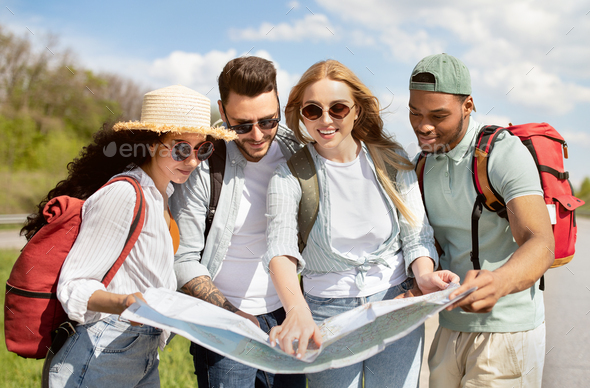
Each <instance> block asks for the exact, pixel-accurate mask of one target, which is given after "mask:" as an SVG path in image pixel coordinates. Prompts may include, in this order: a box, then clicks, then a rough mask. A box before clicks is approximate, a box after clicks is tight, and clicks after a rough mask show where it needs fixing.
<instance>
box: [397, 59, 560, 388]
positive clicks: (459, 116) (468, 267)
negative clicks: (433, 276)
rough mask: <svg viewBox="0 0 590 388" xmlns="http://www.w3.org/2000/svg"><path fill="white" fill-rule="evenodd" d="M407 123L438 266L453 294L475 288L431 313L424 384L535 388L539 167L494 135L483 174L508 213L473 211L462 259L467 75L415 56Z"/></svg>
mask: <svg viewBox="0 0 590 388" xmlns="http://www.w3.org/2000/svg"><path fill="white" fill-rule="evenodd" d="M409 110H410V123H411V125H412V128H413V129H414V132H415V134H416V137H417V138H418V142H419V144H420V147H421V149H422V151H423V155H426V158H425V164H424V169H423V171H424V174H423V183H424V185H423V190H424V201H425V205H426V208H427V209H428V218H429V220H430V224H431V225H432V227H433V228H434V234H435V237H436V239H437V241H438V243H439V244H440V247H441V248H442V251H443V252H442V255H441V258H440V264H441V266H442V268H443V269H446V270H451V271H452V272H454V273H456V274H458V275H459V276H460V277H461V279H463V284H462V285H461V287H459V288H458V289H457V290H456V291H455V292H454V293H453V294H451V299H453V298H454V297H455V296H456V295H458V294H459V293H461V292H463V291H466V290H468V289H470V288H472V287H477V290H476V291H475V292H473V293H472V294H470V295H469V296H468V297H467V298H465V299H463V300H461V301H460V302H458V303H457V304H455V305H454V306H452V307H451V308H450V309H449V310H447V311H443V312H441V313H440V316H439V322H440V327H439V328H438V330H437V332H436V336H435V338H434V341H433V343H432V347H431V351H430V355H429V358H428V364H429V367H430V387H435V388H436V387H459V386H469V387H471V386H473V387H476V386H477V387H513V386H519V387H520V386H526V387H540V386H541V381H542V376H543V363H544V356H545V323H544V320H545V318H544V307H543V295H542V292H541V291H540V290H539V278H540V277H541V276H542V275H543V273H544V272H545V271H546V270H547V269H548V268H549V266H550V265H551V264H552V262H553V256H552V254H551V250H552V249H554V248H553V247H554V241H553V234H552V229H551V223H550V220H549V216H548V212H547V208H546V207H545V202H544V201H543V191H542V189H541V186H540V182H539V175H538V172H537V169H536V166H535V163H534V161H533V158H532V156H531V154H530V153H529V152H528V150H527V149H526V147H525V146H524V145H523V144H522V143H521V141H520V140H519V138H518V137H516V136H510V135H509V134H507V133H506V132H503V133H502V134H500V135H499V138H498V140H497V142H496V143H495V146H494V152H493V153H491V154H490V157H489V160H488V171H489V174H488V175H489V180H490V183H491V185H492V187H494V188H496V190H498V191H499V194H500V195H501V196H502V197H503V198H504V201H505V203H506V204H507V208H508V212H507V213H508V219H504V218H501V217H499V216H498V215H497V214H494V213H492V212H490V211H487V210H483V213H482V215H481V218H480V220H479V229H480V230H479V252H480V258H479V263H480V266H481V269H479V270H475V269H474V267H473V264H472V262H471V260H470V252H471V248H472V241H471V213H472V210H473V204H474V203H475V200H476V195H477V193H476V191H475V188H474V184H473V173H472V171H471V170H472V165H471V163H472V160H473V154H474V150H475V140H476V139H477V135H478V133H479V132H480V130H481V128H482V127H483V125H482V124H479V123H477V122H475V120H473V118H471V112H472V111H473V110H475V107H474V103H473V97H472V96H471V77H470V74H469V70H468V69H467V67H466V66H465V64H464V63H463V62H461V61H460V60H459V59H457V58H455V57H453V56H451V55H448V54H437V55H431V56H428V57H426V58H424V59H422V60H421V61H420V62H419V63H418V64H417V65H416V67H415V68H414V70H413V71H412V75H411V77H410V101H409Z"/></svg>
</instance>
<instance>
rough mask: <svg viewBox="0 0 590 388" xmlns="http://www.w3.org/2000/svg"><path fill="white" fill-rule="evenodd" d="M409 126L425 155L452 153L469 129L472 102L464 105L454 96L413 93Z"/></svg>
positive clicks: (421, 92) (469, 98) (421, 91)
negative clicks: (410, 125)
mask: <svg viewBox="0 0 590 388" xmlns="http://www.w3.org/2000/svg"><path fill="white" fill-rule="evenodd" d="M408 106H409V110H410V123H411V124H412V128H413V129H414V133H415V134H416V137H417V138H418V143H419V144H420V148H421V149H422V151H424V152H426V153H444V152H449V151H450V150H452V149H453V148H455V146H456V145H457V144H459V142H460V141H461V139H463V136H464V135H465V132H467V128H468V127H469V120H468V118H469V115H470V114H471V111H472V110H473V98H472V97H471V96H469V97H467V98H466V99H465V101H463V102H461V99H460V98H459V97H458V96H457V95H454V94H446V93H438V92H429V91H424V90H410V102H409V104H408Z"/></svg>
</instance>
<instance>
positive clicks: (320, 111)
mask: <svg viewBox="0 0 590 388" xmlns="http://www.w3.org/2000/svg"><path fill="white" fill-rule="evenodd" d="M352 108H354V105H353V106H351V107H349V106H348V105H344V104H343V103H341V102H338V103H336V104H334V105H332V106H331V107H329V108H328V109H324V108H322V107H321V106H319V105H316V104H314V103H311V104H308V105H305V106H304V107H302V108H301V115H302V116H303V117H305V118H306V119H307V120H309V121H316V120H318V119H320V118H321V117H322V116H323V115H324V112H325V111H328V114H329V115H330V117H331V118H333V119H334V120H342V119H343V118H345V117H346V116H348V114H349V113H350V110H351V109H352Z"/></svg>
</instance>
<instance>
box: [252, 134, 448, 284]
mask: <svg viewBox="0 0 590 388" xmlns="http://www.w3.org/2000/svg"><path fill="white" fill-rule="evenodd" d="M361 144H362V151H361V152H365V153H366V156H367V160H368V161H369V165H370V167H371V169H372V170H373V173H374V174H375V179H377V173H376V171H375V165H374V163H373V159H372V158H371V155H370V154H369V151H368V149H367V147H366V145H365V144H364V143H361ZM307 147H308V148H309V150H310V152H311V155H312V156H313V158H314V162H315V165H316V170H317V177H318V184H319V190H320V208H319V213H318V217H317V220H316V222H315V224H314V226H313V228H312V230H311V233H310V235H309V238H308V241H307V246H306V248H305V249H304V251H303V252H302V254H300V253H299V249H298V247H297V210H298V208H299V202H300V201H301V186H300V185H299V182H298V181H297V180H296V179H295V177H294V176H293V175H292V174H291V171H290V170H289V167H288V166H287V164H286V163H282V164H280V165H279V166H278V167H277V169H276V171H275V173H274V175H273V177H272V178H271V180H270V184H269V185H268V194H267V200H266V206H267V213H268V214H267V217H268V227H267V229H266V236H267V237H266V242H267V252H266V255H265V256H264V258H263V264H264V266H265V269H266V270H267V271H268V266H269V264H270V261H271V259H272V258H273V257H275V256H283V255H286V256H292V257H295V258H296V259H297V260H298V261H299V265H298V270H299V271H300V272H301V271H303V273H304V274H305V273H316V274H318V273H319V274H321V273H329V272H339V271H345V270H348V269H352V268H357V270H358V273H357V277H356V284H357V286H358V287H359V288H362V287H363V285H364V278H365V274H366V273H367V271H368V270H369V268H370V267H371V265H375V264H382V265H386V266H389V264H388V263H389V261H390V260H391V259H393V257H394V256H395V255H396V253H397V252H398V251H399V250H400V249H401V250H402V252H403V256H404V261H405V267H406V273H407V274H408V276H413V274H412V271H411V268H410V264H411V263H412V262H413V261H414V260H416V259H417V258H418V257H421V256H428V257H431V258H432V259H433V260H434V263H435V268H436V267H437V266H438V254H437V252H436V248H435V246H434V235H433V231H432V228H431V227H430V224H429V223H428V219H427V218H426V214H425V211H424V205H423V203H422V197H421V195H420V189H419V187H418V181H417V178H416V173H415V172H414V170H409V171H408V170H406V171H403V170H399V171H398V173H397V177H396V186H397V189H398V192H399V193H400V194H401V196H402V198H403V200H404V202H405V204H406V205H407V206H408V207H409V209H410V210H411V211H412V213H413V214H414V215H415V217H416V220H417V224H416V225H415V226H412V225H410V224H409V222H408V221H407V220H406V219H405V218H404V217H403V215H401V213H400V212H399V211H397V209H396V208H395V206H394V204H393V202H392V201H391V198H390V197H389V195H387V193H386V192H385V189H384V188H383V186H382V185H381V184H379V185H378V186H379V188H380V191H381V195H382V196H383V198H384V199H385V202H386V206H387V209H388V211H389V214H390V217H391V223H392V228H391V235H390V236H389V238H388V239H387V240H386V241H385V242H384V243H383V244H381V246H379V247H378V248H377V249H376V250H375V251H374V252H372V253H370V254H367V255H366V256H364V257H361V258H359V259H357V260H353V259H350V258H348V257H345V256H343V255H341V254H339V253H338V252H336V251H335V250H334V249H333V248H332V244H331V240H332V239H331V220H330V214H331V210H330V191H329V186H328V178H327V175H326V167H325V163H324V161H323V159H322V158H321V157H320V156H319V154H318V153H317V151H316V150H315V148H314V147H313V145H312V144H311V143H310V144H308V145H307ZM399 153H400V154H401V155H403V156H405V157H406V158H407V155H406V154H405V152H404V151H400V152H399ZM377 182H379V180H377ZM351 206H354V204H351Z"/></svg>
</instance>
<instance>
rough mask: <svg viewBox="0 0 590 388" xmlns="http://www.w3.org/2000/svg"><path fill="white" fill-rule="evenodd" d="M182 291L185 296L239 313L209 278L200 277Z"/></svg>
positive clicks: (190, 282) (187, 284)
mask: <svg viewBox="0 0 590 388" xmlns="http://www.w3.org/2000/svg"><path fill="white" fill-rule="evenodd" d="M181 290H182V292H184V293H185V294H188V295H191V296H194V297H195V298H199V299H202V300H204V301H205V302H209V303H211V304H214V305H215V306H219V307H223V308H224V309H226V310H229V311H231V312H233V313H235V312H236V311H238V309H237V308H236V307H235V306H234V305H233V304H231V303H230V302H229V301H228V300H227V299H226V298H225V296H223V294H222V293H221V291H219V289H217V287H215V285H214V284H213V282H212V281H211V278H210V277H209V276H198V277H196V278H194V279H192V280H191V281H189V282H188V283H186V284H185V285H184V286H182V288H181Z"/></svg>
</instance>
